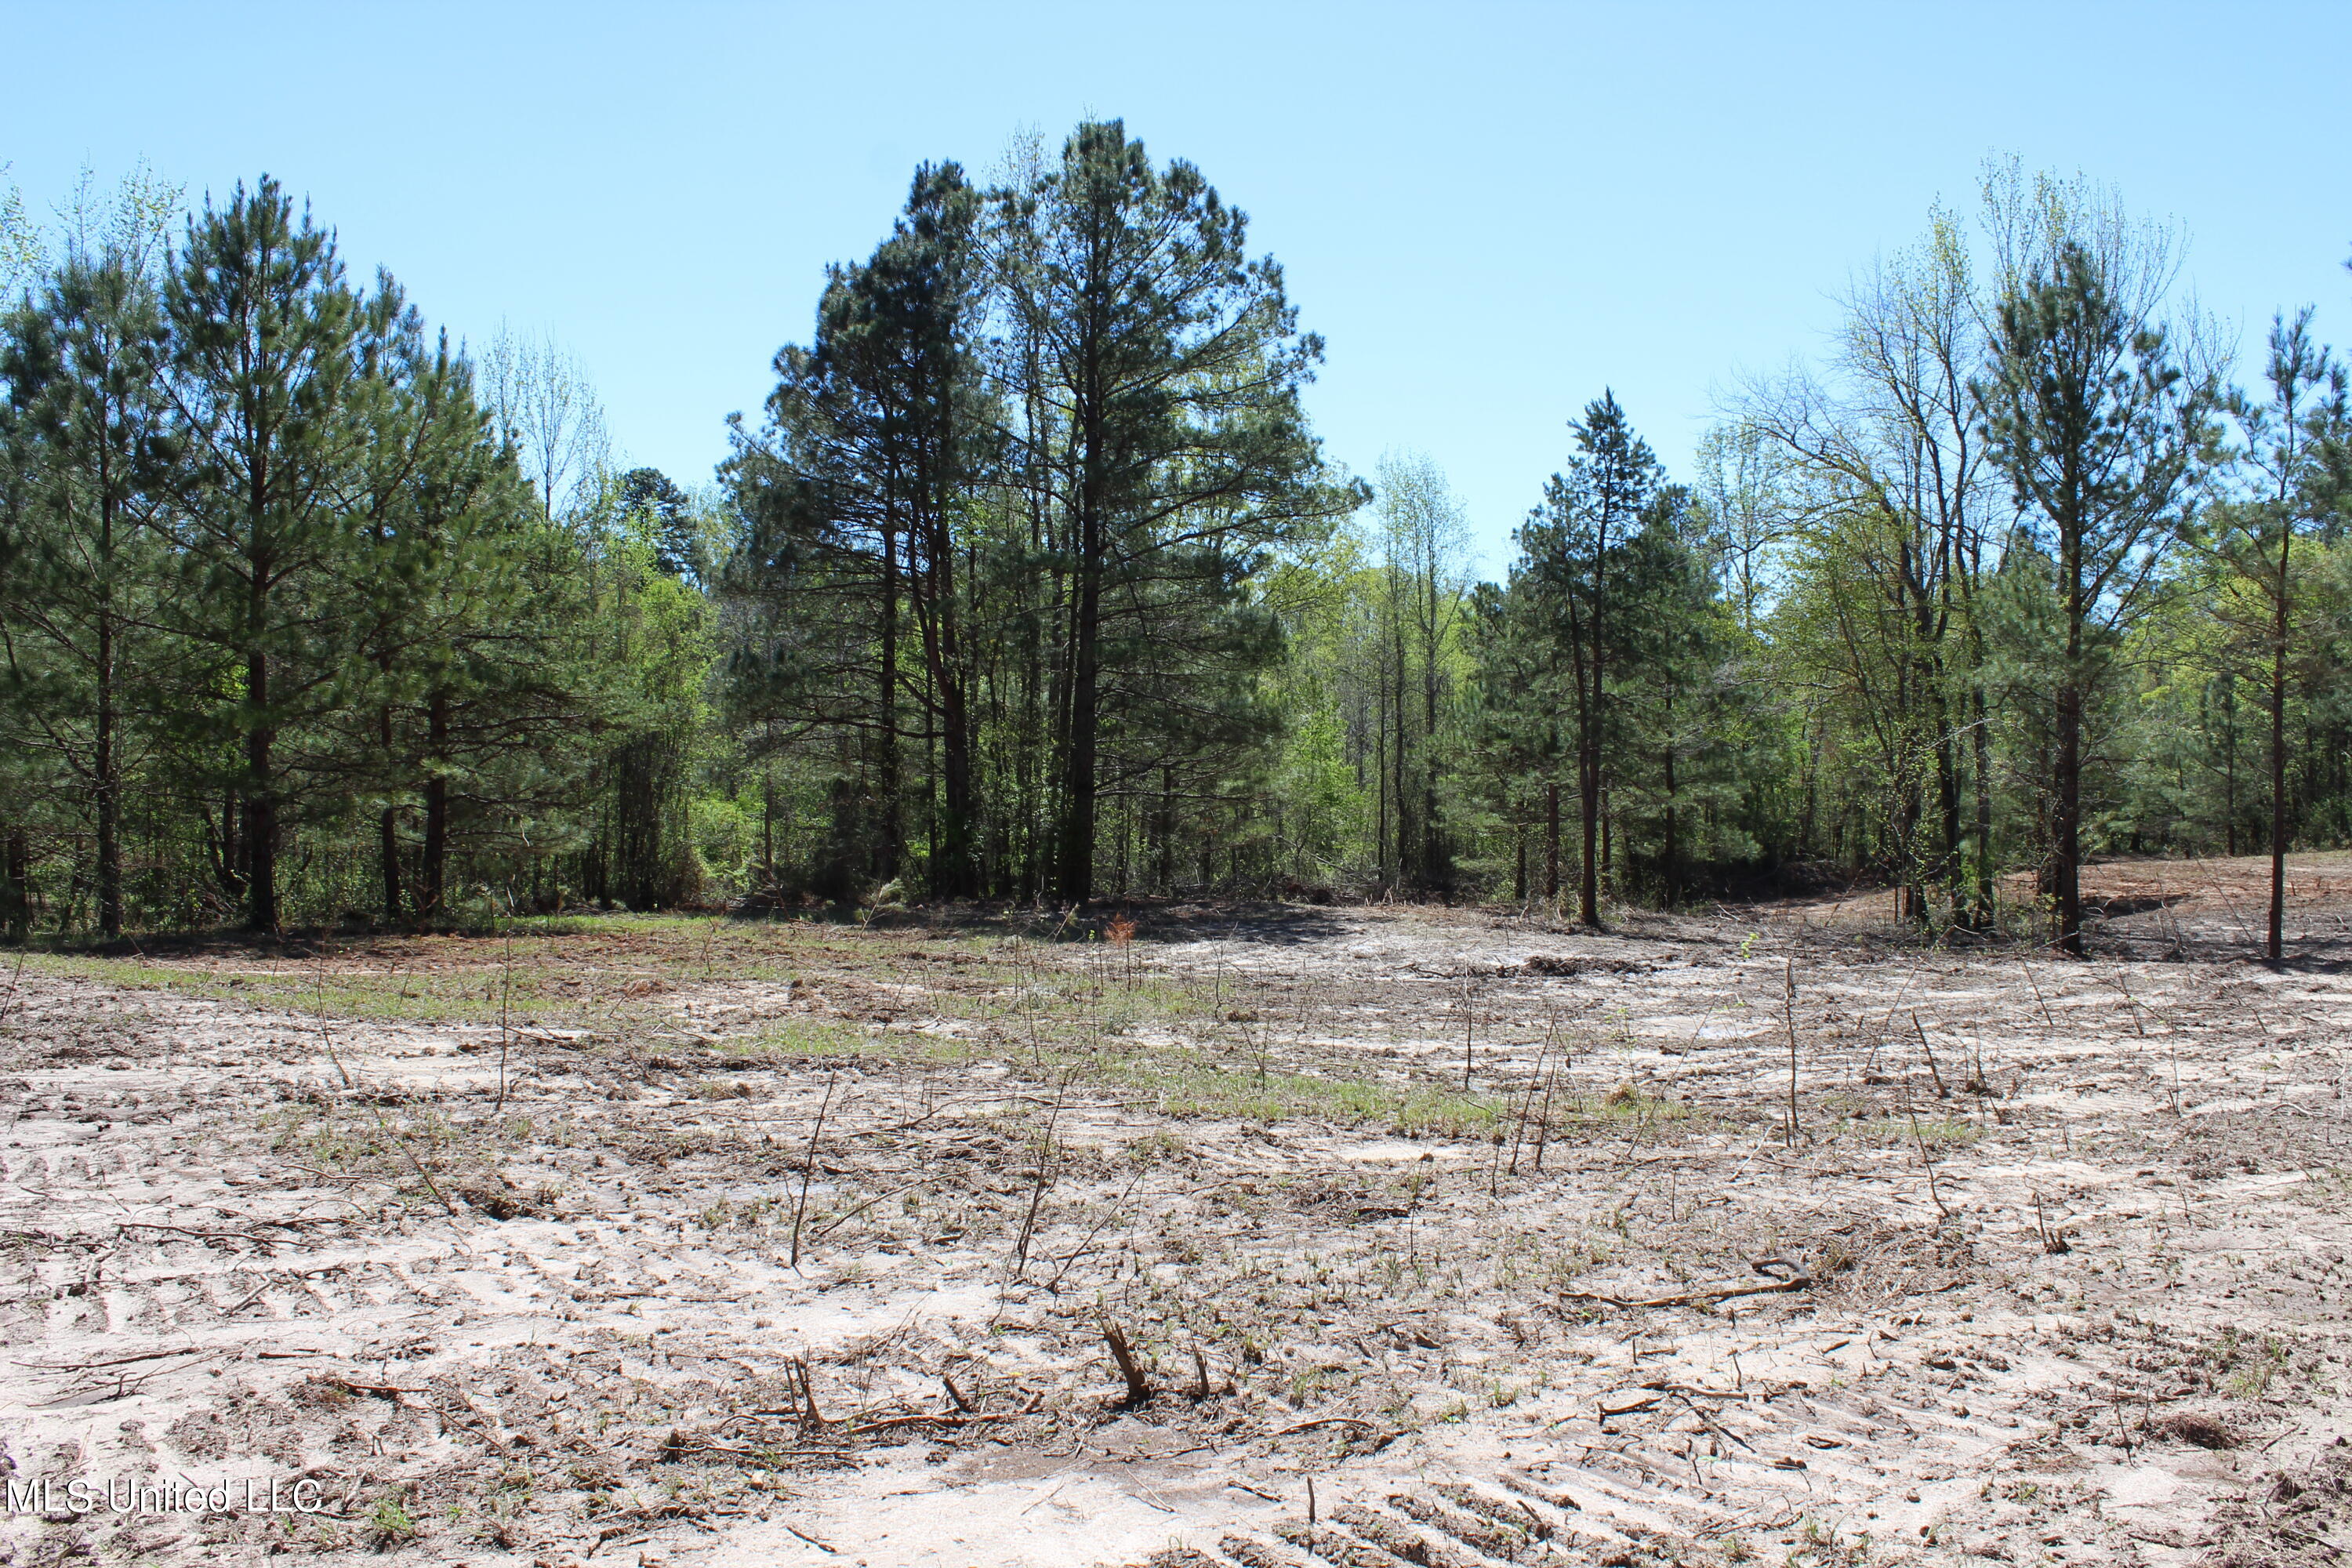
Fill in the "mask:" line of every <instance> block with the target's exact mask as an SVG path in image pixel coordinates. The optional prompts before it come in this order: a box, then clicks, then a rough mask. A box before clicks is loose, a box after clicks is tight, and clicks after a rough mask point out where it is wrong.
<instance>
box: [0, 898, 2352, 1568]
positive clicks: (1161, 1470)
mask: <svg viewBox="0 0 2352 1568" xmlns="http://www.w3.org/2000/svg"><path fill="white" fill-rule="evenodd" d="M2296 865H2297V872H2296V888H2297V893H2296V898H2295V900H2294V904H2293V907H2292V908H2291V910H2290V930H2291V935H2293V936H2294V939H2295V941H2296V943H2297V948H2298V957H2297V958H2295V959H2294V960H2293V961H2291V962H2290V963H2287V964H2286V965H2284V966H2281V967H2278V968H2272V967H2267V966H2264V965H2263V964H2261V963H2256V962H2253V961H2252V947H2251V944H2250V940H2249V939H2250V936H2251V932H2250V931H2248V930H2247V926H2248V925H2249V923H2251V924H2252V925H2253V926H2255V927H2258V926H2259V920H2258V919H2256V918H2255V912H2256V911H2257V910H2259V908H2260V902H2259V894H2258V889H2257V888H2256V884H2255V878H2256V876H2257V873H2258V872H2259V869H2260V868H2259V866H2258V865H2257V864H2256V863H2254V862H2224V863H2209V864H2206V865H2203V866H2186V867H2185V866H2181V865H2178V864H2174V865H2170V866H2162V867H2159V866H2153V865H2125V866H2119V867H2109V868H2100V870H2099V871H2098V873H2097V874H2096V877H2095V879H2094V887H2095V889H2096V890H2097V891H2098V892H2099V895H2100V897H2101V898H2102V900H2106V902H2107V907H2108V908H2109V909H2111V910H2112V911H2113V912H2112V914H2111V916H2110V918H2109V919H2108V920H2107V921H2105V923H2104V924H2103V925H2102V926H2101V927H2100V928H2099V931H2098V934H2097V942H2096V944H2095V945H2096V946H2097V948H2098V956H2096V957H2095V958H2094V959H2093V960H2091V961H2088V962H2083V963H2061V962H2058V961H2054V960H2053V959H2050V958H2048V957H2046V956H2044V955H2042V954H2039V953H2037V952H2033V951H2032V950H2031V949H2029V948H2023V947H2020V946H2016V945H1973V946H1968V947H1963V948H1960V949H1958V950H1937V951H1921V950H1920V949H1919V948H1918V947H1917V946H1916V944H1914V945H1909V946H1906V945H1904V944H1903V943H1901V942H1897V941H1896V940H1895V938H1894V936H1893V934H1892V933H1889V932H1885V931H1873V930H1872V929H1870V928H1869V927H1868V926H1867V925H1866V924H1865V923H1864V921H1863V917H1862V915H1861V914H1860V913H1858V912H1857V908H1856V900H1817V901H1814V902H1812V903H1809V904H1803V905H1788V906H1780V907H1773V908H1764V909H1747V910H1723V911H1720V912H1719V913H1717V915H1715V916H1713V917H1710V918H1705V919H1697V918H1693V919H1677V920H1665V919H1658V918H1640V919H1633V918H1629V920H1628V921H1627V922H1626V923H1625V924H1624V925H1623V926H1622V927H1621V928H1620V929H1618V930H1617V931H1612V933H1610V934H1606V935H1591V934H1584V933H1579V932H1575V931H1569V930H1567V929H1564V928H1551V929H1548V928H1546V927H1545V926H1544V925H1543V924H1542V923H1541V922H1537V921H1523V920H1517V919H1511V918H1503V917H1498V916H1493V915H1488V914H1477V913H1465V912H1459V911H1455V912H1447V911H1437V910H1307V909H1265V910H1146V911H1139V912H1138V917H1137V918H1138V919H1139V922H1140V929H1139V931H1138V932H1137V935H1136V938H1135V940H1134V941H1133V942H1131V943H1129V944H1125V945H1119V944H1114V943H1105V942H1067V941H1065V942H1059V943H1055V944H1050V945H1048V944H1043V943H1039V942H1034V941H1030V940H1026V939H1024V938H1022V937H1019V936H1017V935H1015V934H1013V933H1012V932H1010V931H1008V929H1007V928H1005V927H1003V926H1002V925H971V926H967V927H963V928H960V929H952V930H946V929H914V930H897V931H882V930H876V931H855V930H845V929H843V928H838V927H835V928H808V929H805V930H800V929H795V928H789V927H787V928H781V929H778V928H770V931H772V945H771V947H770V948H768V949H766V950H763V952H764V956H763V958H762V960H761V963H757V964H753V963H748V962H747V963H742V964H740V965H738V964H733V963H730V962H729V961H727V960H726V959H725V958H724V957H723V956H722V957H720V958H718V959H714V958H713V957H712V950H711V947H710V944H709V941H708V940H706V941H705V942H704V946H703V949H702V952H701V955H700V961H699V963H697V962H696V956H695V954H694V953H693V952H691V951H685V952H672V953H671V954H670V956H669V957H668V958H667V959H664V958H663V957H661V955H660V953H659V952H652V955H651V956H648V952H649V951H651V950H641V949H637V948H632V947H631V945H630V943H629V942H625V941H619V940H615V939H613V938H612V937H610V936H609V934H608V935H601V936H582V937H579V938H576V939H555V941H554V942H553V944H552V946H553V951H554V952H555V956H554V957H553V958H551V959H550V960H549V962H550V963H552V964H553V965H555V966H556V967H557V968H558V969H559V970H561V971H562V973H559V974H556V975H555V976H554V978H547V977H546V976H545V975H542V976H541V983H542V984H541V989H540V991H539V992H537V993H536V994H537V995H539V996H541V997H549V996H554V995H558V994H575V993H576V994H578V995H580V996H583V997H594V996H599V995H602V996H608V997H612V998H614V999H615V1000H614V1007H615V1008H619V1007H621V1006H623V1003H622V1001H621V1000H620V999H622V998H625V999H626V1004H625V1005H626V1006H627V1007H629V1008H633V1009H635V1010H634V1011H630V1012H626V1013H625V1014H624V1013H622V1012H618V1011H614V1012H611V1013H608V1014H606V1015H593V1016H592V1015H590V1014H587V1013H582V1014H579V1015H578V1016H566V1018H564V1019H555V1018H552V1016H551V1015H552V1013H553V1007H552V1004H550V1005H548V1006H545V1007H538V1008H535V1009H533V1011H534V1013H535V1015H545V1016H531V1017H529V1018H526V1019H523V1020H521V1021H520V1022H518V1021H516V1020H515V1019H514V1017H513V1016H512V1015H513V1013H514V1011H515V1009H513V1008H511V1007H510V1006H509V1007H507V1008H506V1011H507V1013H508V1015H509V1026H507V1027H505V1028H501V1026H499V1024H498V1023H497V1022H495V1021H484V1020H485V1019H489V1020H495V1019H496V1017H497V1016H499V1010H498V1009H497V1008H496V1007H493V1006H492V1005H491V1002H492V999H493V998H494V997H495V996H497V995H498V994H499V987H500V986H501V985H502V984H504V985H509V986H510V985H511V984H512V982H511V975H510V973H505V971H506V970H508V969H510V964H511V960H510V959H508V960H502V959H501V958H500V956H499V952H498V944H495V943H485V942H474V943H470V944H468V943H451V942H430V943H407V944H405V945H403V944H397V943H395V944H383V945H378V946H374V947H361V948H352V949H346V950H341V951H339V952H332V953H330V954H327V955H323V956H320V957H317V958H314V959H313V960H312V963H313V966H314V968H315V969H316V971H317V972H318V976H319V979H318V984H319V986H320V995H321V996H322V997H323V996H324V995H325V994H326V986H327V984H328V982H329V980H330V978H331V976H332V975H337V974H340V975H345V976H355V975H359V974H362V973H363V972H366V971H368V970H369V969H370V968H371V966H373V968H375V969H377V970H381V971H383V972H385V973H392V972H394V971H395V970H397V971H399V972H402V973H421V974H427V975H431V976H435V977H436V979H435V980H434V982H433V983H434V984H439V985H442V986H444V987H445V989H446V991H447V992H448V993H449V994H452V995H457V994H463V995H465V996H469V997H471V998H473V1003H472V1011H471V1014H470V1016H460V1015H465V1014H466V1012H467V1010H466V1009H465V1008H463V1007H455V1006H452V1007H451V1008H448V1009H445V1011H446V1012H447V1013H448V1014H449V1016H445V1017H441V1018H438V1019H433V1020H427V1019H418V1018H410V1019H407V1020H405V1021H403V1020H401V1019H399V1018H391V1017H385V1016H376V1017H374V1018H373V1020H371V1019H369V1018H366V1017H361V1016H343V1017H332V1016H322V1014H321V1011H320V1009H319V1008H305V1007H299V1006H294V1005H287V1003H286V1001H285V998H284V994H283V992H282V991H280V992H274V993H269V994H265V995H262V996H260V997H258V998H257V999H255V1000H247V999H246V997H245V996H244V995H243V994H241V993H242V991H243V990H244V989H245V984H244V982H245V977H246V976H247V975H248V974H250V975H253V976H255V977H257V986H258V981H259V979H260V978H262V977H267V976H268V975H273V974H282V972H283V971H284V969H285V967H286V965H285V964H284V963H282V962H281V961H280V960H278V959H277V958H274V957H271V956H268V955H256V954H239V953H237V952H223V951H220V950H214V951H209V952H204V953H201V954H187V955H183V956H179V957H171V956H165V957H161V958H151V959H150V960H149V961H148V962H145V963H141V964H137V965H131V964H128V963H115V962H113V961H108V960H98V959H79V960H69V961H68V960H56V959H49V960H43V961H41V962H40V963H34V964H28V965H27V966H26V968H25V969H23V970H22V971H20V972H19V973H18V974H17V975H16V979H15V980H14V981H13V982H11V983H10V989H9V991H8V992H7V993H6V994H5V1000H0V1089H4V1090H5V1100H6V1102H7V1104H8V1107H9V1109H10V1110H11V1112H12V1120H11V1121H8V1122H7V1124H6V1125H5V1127H0V1342H5V1346H6V1354H5V1362H4V1363H0V1441H4V1442H5V1449H0V1468H5V1472H6V1479H7V1481H8V1483H9V1484H10V1486H11V1488H12V1491H13V1490H14V1489H21V1488H23V1487H25V1486H26V1485H28V1484H30V1483H34V1482H37V1481H38V1480H40V1479H43V1478H47V1479H49V1480H50V1481H51V1483H52V1489H51V1492H50V1500H51V1502H52V1507H51V1508H50V1509H49V1510H48V1512H47V1515H46V1516H45V1515H44V1514H43V1513H41V1512H40V1511H38V1510H37V1509H34V1510H32V1511H19V1512H16V1513H13V1514H11V1515H9V1516H7V1517H5V1518H0V1562H5V1563H61V1562H64V1561H66V1560H68V1559H69V1558H77V1557H80V1558H87V1557H96V1558H98V1559H100V1560H108V1561H111V1560H116V1559H121V1558H129V1557H134V1556H135V1557H137V1558H138V1559H139V1560H140V1561H142V1562H153V1563H182V1562H197V1561H205V1562H242V1561H248V1560H251V1561H258V1560H259V1559H260V1558H262V1557H263V1556H266V1555H272V1554H281V1553H288V1552H291V1553H294V1554H298V1555H300V1554H316V1555H320V1556H323V1557H326V1558H328V1559H330V1560H336V1561H340V1560H342V1559H344V1558H346V1557H348V1558H350V1559H351V1560H353V1561H357V1560H360V1559H361V1558H362V1557H367V1556H369V1555H371V1554H373V1553H377V1552H382V1553H384V1554H387V1555H388V1556H389V1557H390V1558H391V1559H392V1560H394V1561H415V1562H435V1563H450V1562H466V1563H476V1564H481V1565H484V1568H488V1565H490V1564H505V1563H514V1564H530V1563H547V1564H551V1565H554V1564H567V1563H589V1562H594V1563H605V1562H618V1563H654V1562H664V1563H672V1564H681V1565H682V1564H688V1563H693V1564H710V1565H713V1568H717V1565H720V1564H738V1563H740V1564H768V1563H820V1562H822V1563H841V1564H847V1563H860V1564H866V1565H867V1568H883V1565H885V1564H898V1563H908V1564H916V1563H928V1564H967V1563H971V1564H978V1563H989V1564H1015V1563H1019V1564H1037V1565H1046V1564H1073V1565H1076V1564H1097V1563H1101V1564H1141V1563H1212V1564H1240V1565H1243V1568H1263V1565H1265V1564H1293V1565H1297V1564H1307V1563H1315V1564H1340V1565H1343V1568H1361V1565H1381V1568H1386V1565H1388V1564H1392V1563H1397V1562H1400V1561H1402V1562H1407V1563H1419V1564H1432V1565H1443V1564H1470V1563H1493V1562H1497V1561H1500V1562H1514V1563H1540V1562H1547V1561H1549V1562H1559V1563H1625V1564H1646V1563H1677V1562H1679V1563H1717V1562H1742V1561H1751V1560H1753V1561H1766V1560H1769V1561H1771V1562H1773V1563H1782V1562H1794V1563H1909V1562H1916V1563H1950V1562H1958V1561H1961V1560H1963V1559H1966V1558H1969V1557H1974V1558H1979V1559H1988V1560H1993V1561H2006V1562H2013V1563H2149V1564H2172V1563H2182V1564H2185V1563H2240V1564H2257V1563H2262V1564H2268V1563H2335V1562H2339V1561H2341V1560H2342V1558H2343V1556H2344V1554H2346V1553H2347V1552H2352V1446H2347V1435H2352V1394H2347V1389H2346V1386H2345V1384H2346V1377H2347V1360H2346V1357H2347V1353H2352V1347H2347V1342H2346V1329H2345V1322H2346V1317H2345V1310H2346V1309H2345V1281H2346V1279H2347V1273H2346V1269H2347V1261H2346V1260H2347V1247H2352V1204H2347V1194H2352V1159H2347V1142H2352V1123H2347V1111H2346V1107H2345V1104H2344V1101H2343V1099H2342V1093H2343V1079H2344V1076H2345V1072H2346V1068H2347V1061H2346V1058H2345V1052H2344V1046H2345V1042H2346V1025H2347V1020H2352V976H2347V973H2346V967H2345V966H2346V961H2347V960H2348V959H2352V934H2347V933H2352V923H2347V917H2348V916H2352V862H2347V860H2346V859H2344V858H2336V857H2321V858H2312V859H2311V860H2310V861H2309V862H2307V863H2306V862H2305V861H2304V860H2303V859H2302V858H2298V860H2297V863H2296ZM607 929H608V930H609V928H607ZM624 929H625V928H624ZM1062 934H1063V935H1064V936H1065V937H1067V936H1069V935H1071V934H1072V931H1071V930H1070V929H1069V928H1067V927H1065V928H1064V930H1063V931H1062ZM678 940H679V941H681V942H690V940H691V939H689V938H681V939H678ZM761 940H762V941H771V938H770V937H769V936H762V938H761ZM567 943H568V945H567ZM404 984H406V983H405V982H404ZM566 987H570V988H571V990H570V991H566V990H565V988H566ZM262 989H265V990H266V987H262ZM403 994H404V996H405V995H406V993H405V992H404V993H403ZM328 1011H332V1009H328ZM345 1011H347V1012H352V1013H360V1012H364V1011H365V1009H363V1008H357V1007H354V1008H349V1009H345ZM378 1011H379V1013H381V1012H382V1010H381V1009H379V1010H378ZM1792 1059H1793V1063H1794V1068H1793V1083H1794V1089H1793V1126H1792V1125H1791V1118H1792V1107H1791V1093H1792V1090H1791V1062H1792ZM1465 1075H1466V1080H1467V1087H1466V1089H1465ZM1107 1331H1108V1333H1109V1334H1111V1335H1115V1336H1116V1337H1118V1339H1120V1340H1121V1341H1122V1342H1124V1343H1125V1344H1126V1345H1128V1346H1129V1347H1130V1356H1131V1359H1132V1361H1133V1363H1134V1366H1135V1373H1136V1376H1137V1378H1138V1379H1139V1382H1140V1383H1141V1384H1142V1385H1143V1386H1144V1388H1145V1389H1146V1390H1148V1397H1145V1398H1141V1399H1137V1398H1133V1397H1131V1396H1130V1394H1129V1384H1126V1383H1125V1382H1124V1381H1123V1378H1122V1375H1121V1373H1120V1372H1119V1370H1118V1368H1117V1367H1116V1365H1115V1364H1114V1360H1113V1355H1112V1351H1111V1347H1110V1345H1109V1342H1108V1338H1107ZM77 1477H79V1478H83V1479H87V1480H90V1481H93V1482H98V1483H100V1484H102V1483H103V1482H105V1481H106V1480H108V1479H114V1480H117V1481H118V1482H122V1481H128V1480H131V1479H138V1480H142V1481H145V1482H147V1483H148V1484H150V1485H152V1484H153V1483H154V1482H155V1481H156V1480H157V1479H159V1478H181V1479H185V1480H188V1481H193V1482H197V1483H201V1484H203V1485H205V1486H210V1485H212V1484H214V1483H215V1482H224V1481H225V1482H228V1483H231V1484H232V1485H233V1486H234V1487H236V1488H237V1489H239V1490H238V1491H237V1492H236V1498H235V1499H234V1501H236V1503H237V1504H239V1505H240V1506H238V1507H236V1508H233V1509H232V1510H228V1511H224V1512H217V1513H199V1512H179V1513H154V1512H140V1511H136V1510H133V1511H129V1512H117V1511H114V1510H110V1509H109V1508H107V1507H105V1506H100V1508H98V1509H96V1510H92V1511H90V1512H88V1513H84V1514H80V1515H76V1514H74V1513H72V1512H71V1511H70V1510H68V1509H66V1508H64V1507H61V1506H56V1505H57V1504H58V1503H61V1502H62V1500H63V1499H64V1498H65V1495H66V1494H65V1492H64V1487H65V1485H66V1484H67V1483H68V1481H69V1480H71V1479H74V1478H77ZM247 1479H252V1480H253V1481H254V1482H255V1484H256V1487H257V1495H259V1496H262V1497H264V1498H266V1497H267V1496H268V1487H269V1486H270V1484H271V1483H272V1481H275V1483H276V1484H277V1486H278V1489H279V1495H280V1496H281V1497H285V1496H287V1495H288V1492H287V1489H288V1488H289V1487H290V1486H291V1484H292V1483H293V1482H295V1481H296V1480H298V1479H309V1480H310V1482H312V1483H313V1489H312V1491H310V1492H309V1493H306V1494H305V1495H306V1496H309V1497H315V1498H317V1499H318V1500H320V1503H321V1505H322V1510H321V1511H320V1512H316V1513H298V1512H281V1513H277V1514H269V1513H264V1512H257V1511H250V1510H245V1509H244V1508H243V1507H242V1506H241V1505H242V1501H243V1498H244V1493H243V1491H242V1488H243V1486H244V1484H245V1482H246V1481H247Z"/></svg>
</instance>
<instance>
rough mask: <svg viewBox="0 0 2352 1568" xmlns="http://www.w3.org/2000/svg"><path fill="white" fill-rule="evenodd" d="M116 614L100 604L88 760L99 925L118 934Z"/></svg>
mask: <svg viewBox="0 0 2352 1568" xmlns="http://www.w3.org/2000/svg"><path fill="white" fill-rule="evenodd" d="M113 621H114V618H113V616H112V615H111V614H110V612H109V610H108V609H107V608H106V606H105V605H103V604H101V605H100V609H99V617H98V712H97V714H96V715H95V718H94V725H95V733H94V735H93V737H92V739H93V742H94V743H93V745H92V748H91V750H92V752H93V753H94V754H93V756H92V758H91V773H92V778H91V781H90V782H91V784H92V786H93V790H92V793H93V794H94V795H96V796H97V798H96V800H95V801H93V802H92V805H94V806H95V808H96V811H97V816H98V929H99V930H100V931H103V932H104V933H105V934H106V935H108V936H110V937H115V936H121V934H122V840H121V810H122V804H121V802H122V779H121V768H120V764H119V763H117V761H116V757H115V742H114V728H115V715H114V624H113Z"/></svg>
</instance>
